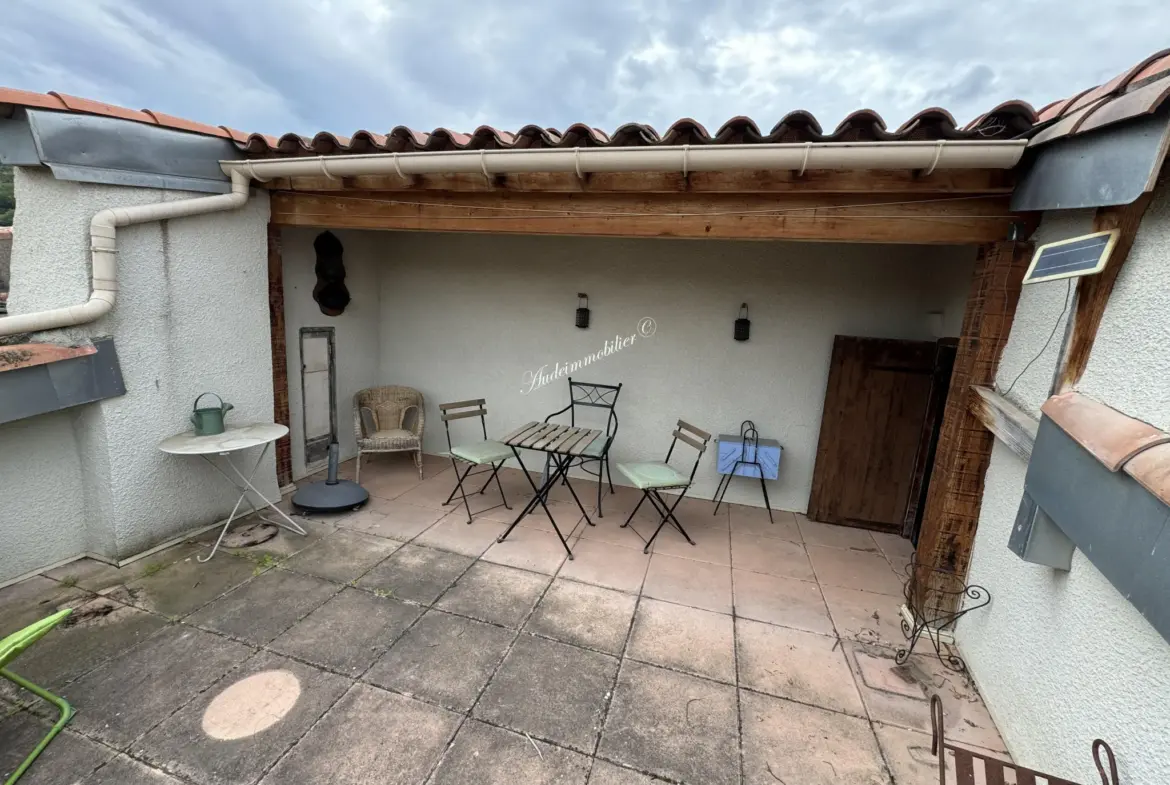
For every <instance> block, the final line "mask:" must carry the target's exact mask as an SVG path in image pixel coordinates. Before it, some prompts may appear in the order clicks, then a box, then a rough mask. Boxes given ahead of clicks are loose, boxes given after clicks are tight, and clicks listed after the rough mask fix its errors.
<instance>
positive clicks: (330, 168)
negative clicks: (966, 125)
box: [0, 139, 1027, 337]
mask: <svg viewBox="0 0 1170 785" xmlns="http://www.w3.org/2000/svg"><path fill="white" fill-rule="evenodd" d="M1026 146H1027V141H1026V140H1019V141H1015V140H1009V141H1002V140H978V139H977V140H956V141H934V142H929V141H927V142H824V143H816V142H808V143H805V144H726V145H724V144H715V145H701V146H698V147H692V146H690V145H685V144H684V145H673V146H669V147H586V148H580V147H568V148H559V147H558V148H540V149H536V150H523V149H521V150H515V149H508V150H451V151H440V152H421V153H379V154H375V155H339V156H329V157H326V156H316V157H301V158H280V159H270V160H264V161H223V162H221V163H220V167H221V168H222V169H223V171H224V173H225V174H227V175H229V176H230V177H231V180H232V191H231V193H230V194H222V195H218V196H202V197H198V198H195V199H185V200H182V201H178V202H156V203H153V204H144V205H138V206H136V207H118V208H111V209H108V210H102V211H101V212H99V213H98V214H97V215H95V216H94V217H93V220H92V221H91V222H90V230H89V231H90V250H91V252H92V256H93V293H92V294H91V295H90V297H89V299H88V300H87V301H86V302H84V303H82V304H81V305H76V306H70V307H68V308H55V309H52V310H48V311H38V312H36V313H29V314H18V315H12V316H8V317H5V318H4V319H0V337H3V336H6V335H16V334H19V333H28V332H39V331H42V330H53V329H57V328H60V327H71V326H74V325H78V324H85V323H87V322H92V321H94V320H95V319H98V318H99V317H101V316H104V315H105V314H107V313H109V312H110V310H111V309H112V308H113V307H114V300H115V297H116V293H117V291H118V284H117V280H116V274H117V264H116V262H115V259H116V254H117V242H116V229H117V227H119V226H131V225H134V224H141V223H150V222H152V221H165V220H168V219H171V218H184V217H186V216H191V215H203V214H205V213H214V212H220V211H225V210H234V209H236V208H239V207H242V206H243V205H244V203H245V202H247V201H248V186H249V182H250V181H251V180H258V181H261V182H264V181H267V180H271V179H273V178H275V177H315V176H318V175H324V176H325V177H329V178H337V177H356V176H359V175H372V174H397V175H399V176H403V177H406V176H409V175H418V174H482V175H483V176H484V177H487V178H489V179H490V178H491V177H492V175H497V174H516V173H521V172H573V173H575V174H576V175H577V176H578V177H584V176H585V175H586V174H591V173H594V172H682V173H683V175H687V174H689V173H691V172H715V171H732V170H790V171H794V172H796V173H797V174H798V175H799V174H804V173H805V172H806V171H811V170H815V169H836V170H841V169H885V170H890V169H902V170H906V169H909V170H917V171H920V172H921V173H922V174H923V175H928V174H930V173H932V172H934V171H936V170H938V169H1011V168H1012V167H1013V166H1015V165H1016V164H1017V163H1018V162H1019V160H1020V157H1021V156H1022V155H1023V154H1024V148H1025V147H1026Z"/></svg>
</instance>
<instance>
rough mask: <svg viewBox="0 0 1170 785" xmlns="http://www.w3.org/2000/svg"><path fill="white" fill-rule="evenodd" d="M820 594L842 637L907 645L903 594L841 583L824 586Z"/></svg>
mask: <svg viewBox="0 0 1170 785" xmlns="http://www.w3.org/2000/svg"><path fill="white" fill-rule="evenodd" d="M821 593H822V594H823V595H824V597H825V604H826V605H828V606H829V614H830V615H831V616H832V617H833V625H834V626H835V627H836V628H837V634H839V635H840V636H841V637H842V638H851V639H853V640H856V641H861V642H862V643H878V644H881V643H884V644H886V645H888V646H903V645H905V643H906V636H905V635H903V633H902V614H901V607H902V604H903V603H904V602H906V599H905V598H904V597H901V596H893V595H888V594H875V593H873V592H868V591H858V590H857V589H845V588H842V587H840V586H822V587H821Z"/></svg>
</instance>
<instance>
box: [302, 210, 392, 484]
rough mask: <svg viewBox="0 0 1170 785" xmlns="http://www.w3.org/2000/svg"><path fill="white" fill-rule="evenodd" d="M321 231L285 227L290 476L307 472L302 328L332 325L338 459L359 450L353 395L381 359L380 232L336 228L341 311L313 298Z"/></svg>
mask: <svg viewBox="0 0 1170 785" xmlns="http://www.w3.org/2000/svg"><path fill="white" fill-rule="evenodd" d="M318 234H320V232H319V231H317V230H310V229H285V230H284V232H283V234H282V250H283V253H282V256H283V260H284V320H285V335H286V336H287V340H288V384H289V390H288V407H289V415H290V420H289V423H290V430H291V431H292V433H293V439H292V474H293V479H294V480H296V479H300V478H301V477H304V476H305V475H306V474H308V473H309V470H307V469H306V467H305V441H304V408H303V402H302V395H301V340H300V331H301V328H302V327H332V328H333V330H334V352H335V355H334V356H335V363H336V365H335V370H336V377H335V384H336V388H337V438H338V445H339V447H340V450H341V459H342V460H348V459H350V458H352V457H354V456H355V455H357V444H356V442H355V441H354V433H353V405H352V402H353V396H354V394H355V393H356V392H357V391H358V390H361V389H364V388H366V387H374V386H376V385H378V384H379V381H378V380H379V379H380V378H381V377H380V374H379V363H380V362H381V355H380V352H381V349H380V347H381V338H382V335H381V328H380V321H381V285H380V282H379V274H380V273H379V271H380V268H381V266H382V264H381V260H380V259H379V258H378V257H377V254H376V253H375V251H374V248H375V247H376V246H375V245H374V243H375V242H376V241H377V239H378V237H379V235H377V234H373V233H370V232H343V231H338V232H334V234H335V235H337V237H338V239H339V240H341V244H342V247H343V248H344V249H345V250H344V253H343V255H342V258H343V259H344V261H345V274H346V277H345V284H346V287H347V288H348V289H349V296H350V298H351V300H350V304H349V306H348V307H347V308H346V309H345V312H344V313H342V314H341V315H340V316H336V317H331V316H325V315H324V314H322V313H321V308H320V307H319V306H318V305H317V303H316V301H315V300H313V286H314V285H316V283H317V276H316V275H315V274H314V271H313V270H314V265H315V264H316V255H315V254H314V252H313V240H314V239H316V237H317V235H318Z"/></svg>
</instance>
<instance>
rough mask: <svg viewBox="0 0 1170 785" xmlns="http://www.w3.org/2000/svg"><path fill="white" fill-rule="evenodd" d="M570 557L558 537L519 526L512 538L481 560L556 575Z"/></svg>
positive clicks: (491, 548)
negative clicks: (566, 558) (562, 563)
mask: <svg viewBox="0 0 1170 785" xmlns="http://www.w3.org/2000/svg"><path fill="white" fill-rule="evenodd" d="M567 555H568V554H567V552H566V551H565V546H564V545H562V544H561V541H560V539H559V538H558V537H557V536H556V535H555V534H550V533H549V532H546V531H541V530H539V529H532V528H528V527H526V526H517V527H516V528H515V529H513V530H512V533H511V534H509V535H508V539H506V540H504V541H503V542H497V543H495V544H494V545H492V547H490V548H488V549H487V551H486V552H484V554H483V556H482V557H481V558H483V559H484V560H485V561H490V562H495V563H496V564H506V565H508V566H509V567H519V568H520V569H522V570H531V571H532V572H543V573H545V574H546V575H555V574H556V572H557V570H558V569H560V566H561V562H563V561H564V560H565V557H566V556H567Z"/></svg>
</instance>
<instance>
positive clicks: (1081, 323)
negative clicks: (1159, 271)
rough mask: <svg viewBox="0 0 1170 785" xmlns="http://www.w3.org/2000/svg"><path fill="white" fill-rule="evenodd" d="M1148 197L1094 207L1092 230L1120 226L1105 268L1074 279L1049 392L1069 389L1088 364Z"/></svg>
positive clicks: (1101, 230) (1147, 203) (1149, 195)
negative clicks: (1058, 360)
mask: <svg viewBox="0 0 1170 785" xmlns="http://www.w3.org/2000/svg"><path fill="white" fill-rule="evenodd" d="M1152 196H1153V194H1152V193H1145V194H1142V195H1141V196H1139V197H1138V198H1137V200H1135V201H1134V202H1133V203H1132V204H1126V205H1121V206H1119V207H1099V208H1097V212H1096V214H1095V215H1094V216H1093V231H1094V232H1103V231H1106V230H1108V229H1120V230H1121V234H1120V235H1118V238H1117V245H1116V246H1114V248H1113V253H1112V255H1110V257H1109V262H1108V264H1106V265H1105V269H1104V270H1102V271H1101V272H1099V273H1097V274H1096V275H1086V276H1083V277H1081V278H1079V279H1078V280H1077V293H1076V307H1075V309H1074V311H1073V315H1072V319H1071V323H1070V324H1069V325H1068V327H1067V328H1066V330H1067V331H1068V338H1067V339H1066V340H1067V344H1066V346H1065V349H1064V352H1063V355H1062V360H1061V367H1060V369H1059V371H1058V374H1057V379H1056V383H1055V384H1054V385H1053V390H1052V392H1053V393H1060V392H1066V391H1068V390H1071V389H1072V388H1073V386H1074V385H1075V384H1076V383H1077V382H1079V381H1080V380H1081V376H1082V375H1083V374H1084V373H1085V368H1087V367H1088V365H1089V355H1091V354H1092V352H1093V342H1094V341H1095V340H1096V339H1097V328H1098V327H1100V326H1101V318H1102V317H1103V316H1104V315H1105V306H1107V305H1108V304H1109V295H1110V294H1112V293H1113V286H1114V284H1116V283H1117V278H1118V276H1120V275H1121V268H1122V267H1124V266H1125V260H1126V259H1127V258H1128V257H1129V249H1130V248H1131V247H1132V246H1133V241H1134V238H1135V237H1136V236H1137V232H1138V228H1139V226H1140V225H1141V222H1142V216H1143V215H1145V213H1146V208H1147V207H1149V205H1150V198H1151V197H1152Z"/></svg>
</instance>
